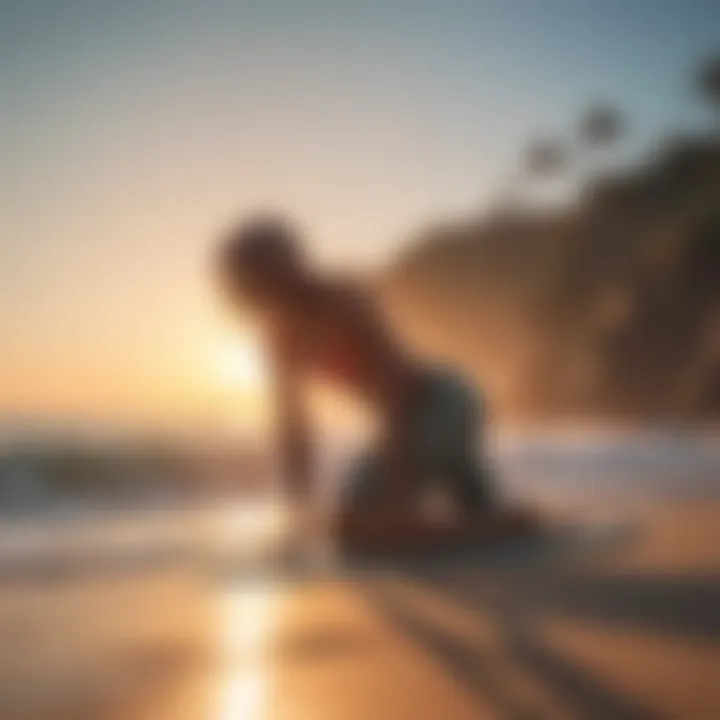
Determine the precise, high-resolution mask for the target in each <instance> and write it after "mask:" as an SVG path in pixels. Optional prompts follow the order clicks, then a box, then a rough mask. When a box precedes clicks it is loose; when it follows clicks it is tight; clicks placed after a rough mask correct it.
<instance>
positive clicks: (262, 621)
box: [214, 583, 279, 720]
mask: <svg viewBox="0 0 720 720" xmlns="http://www.w3.org/2000/svg"><path fill="white" fill-rule="evenodd" d="M278 603H279V597H278V594H277V589H276V588H273V587H272V586H270V585H268V584H266V583H257V584H254V585H252V586H243V585H240V586H238V587H235V588H229V589H227V590H225V591H224V592H223V593H222V595H221V598H220V604H221V609H220V612H221V626H220V627H221V637H220V647H221V659H220V662H221V670H220V672H221V689H220V698H219V699H220V702H219V707H218V711H217V713H216V715H215V718H214V720H237V719H238V718H243V720H259V719H260V718H263V717H266V716H267V711H268V703H269V699H270V693H271V692H272V688H271V683H272V677H271V667H270V664H269V659H268V651H269V648H270V644H271V642H272V640H273V637H274V633H275V626H276V620H277V613H278Z"/></svg>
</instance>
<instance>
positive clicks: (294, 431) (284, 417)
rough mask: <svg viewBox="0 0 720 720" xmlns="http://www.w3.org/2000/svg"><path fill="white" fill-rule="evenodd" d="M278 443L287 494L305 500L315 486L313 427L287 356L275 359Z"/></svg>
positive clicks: (294, 372)
mask: <svg viewBox="0 0 720 720" xmlns="http://www.w3.org/2000/svg"><path fill="white" fill-rule="evenodd" d="M275 381H276V397H277V409H276V410H277V418H276V422H277V434H278V437H277V441H278V452H279V455H280V465H281V471H282V473H283V480H284V482H285V484H286V488H287V491H288V492H289V494H290V495H291V496H292V497H293V498H294V499H299V500H302V499H305V498H307V496H308V495H309V494H310V491H311V484H312V471H313V468H312V464H313V463H312V447H311V438H310V426H309V423H308V418H307V413H306V409H305V407H304V403H303V398H302V393H301V392H300V382H299V378H298V374H297V372H296V371H295V369H294V367H293V364H292V362H290V361H289V359H288V358H287V357H286V356H283V355H280V356H279V357H277V358H276V378H275Z"/></svg>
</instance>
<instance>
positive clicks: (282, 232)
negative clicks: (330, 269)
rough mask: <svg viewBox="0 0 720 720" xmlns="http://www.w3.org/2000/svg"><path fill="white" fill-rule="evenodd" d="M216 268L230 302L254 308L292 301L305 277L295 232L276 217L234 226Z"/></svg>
mask: <svg viewBox="0 0 720 720" xmlns="http://www.w3.org/2000/svg"><path fill="white" fill-rule="evenodd" d="M218 266H219V267H218V269H219V275H220V281H221V284H222V287H223V289H224V290H225V292H226V293H227V294H228V296H229V297H230V299H231V301H232V302H234V303H238V304H242V305H246V306H249V307H250V308H256V309H264V308H267V307H271V306H277V305H282V304H283V303H286V302H292V299H293V296H294V294H295V292H296V291H297V289H298V288H299V287H301V286H302V284H303V282H304V280H305V276H306V266H305V260H304V257H303V254H302V251H301V248H300V236H299V234H298V232H297V231H296V230H295V228H294V227H292V226H291V225H290V223H288V222H287V221H286V220H284V219H283V218H281V217H279V216H275V215H262V216H255V217H252V218H251V219H249V220H246V221H244V222H241V223H240V224H238V225H236V226H235V227H233V228H232V229H231V230H230V232H229V233H227V235H226V236H225V238H224V239H223V242H222V245H221V247H220V251H219V256H218Z"/></svg>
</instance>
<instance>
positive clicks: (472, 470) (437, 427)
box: [423, 371, 494, 513]
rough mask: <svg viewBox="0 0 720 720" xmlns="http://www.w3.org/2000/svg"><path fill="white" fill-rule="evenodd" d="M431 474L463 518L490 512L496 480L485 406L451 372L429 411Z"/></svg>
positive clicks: (438, 385) (437, 384)
mask: <svg viewBox="0 0 720 720" xmlns="http://www.w3.org/2000/svg"><path fill="white" fill-rule="evenodd" d="M423 414H424V418H423V425H424V434H425V436H426V437H427V440H426V442H425V446H426V447H427V450H428V461H427V464H428V466H429V470H430V471H431V472H430V473H429V474H430V475H431V476H432V477H433V478H434V479H435V480H437V481H438V482H440V483H442V484H443V485H444V486H445V487H446V488H447V489H448V490H449V491H450V492H451V494H452V497H453V499H454V501H455V503H456V504H457V506H458V508H459V509H461V510H462V511H463V512H464V513H474V512H479V511H483V510H487V509H488V508H489V507H490V506H491V505H492V502H493V496H494V489H493V480H492V477H491V476H490V471H489V464H488V462H487V458H486V457H485V453H484V447H483V444H484V443H483V439H484V438H483V433H484V427H483V425H484V407H483V403H482V400H481V399H480V397H479V395H478V393H477V392H476V391H475V390H474V388H472V387H471V386H470V385H469V384H467V383H466V382H464V380H463V379H462V378H461V377H460V376H459V375H457V374H456V373H453V372H452V371H450V372H448V371H445V372H442V373H441V374H439V375H438V377H437V378H436V380H435V381H434V388H433V390H432V392H431V393H430V395H429V398H428V402H427V404H426V406H425V408H424V413H423Z"/></svg>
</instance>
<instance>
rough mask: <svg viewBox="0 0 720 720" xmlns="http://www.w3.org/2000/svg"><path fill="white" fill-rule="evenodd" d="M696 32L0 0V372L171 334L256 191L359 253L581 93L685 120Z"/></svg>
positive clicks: (493, 180)
mask: <svg viewBox="0 0 720 720" xmlns="http://www.w3.org/2000/svg"><path fill="white" fill-rule="evenodd" d="M719 49H720V2H718V0H674V1H672V2H670V1H669V0H444V1H441V0H406V1H404V0H353V1H351V0H335V1H333V2H331V1H329V0H328V1H325V2H321V1H319V0H318V1H313V0H262V1H260V0H258V1H256V2H243V1H242V0H203V1H201V0H196V1H194V2H189V1H188V0H176V1H172V0H63V1H62V2H61V1H59V0H41V1H39V0H17V1H16V2H9V1H8V0H0V97H2V102H3V112H2V120H1V121H0V122H1V123H2V124H1V125H0V158H1V162H0V245H1V246H2V257H3V261H2V264H0V332H1V333H2V337H3V338H4V340H3V345H5V343H6V341H7V340H8V339H9V340H10V343H9V346H10V361H9V362H10V366H11V369H12V372H11V373H10V374H8V375H7V377H10V376H11V375H12V374H13V373H15V375H17V374H18V373H19V374H20V375H22V373H25V374H24V375H22V377H23V378H24V381H23V382H25V384H26V385H27V386H28V387H31V386H32V387H35V388H36V386H35V385H34V383H37V378H41V377H45V376H47V374H48V372H47V371H48V367H50V365H48V363H52V365H51V367H52V368H53V371H54V372H55V374H56V376H57V379H56V381H57V382H61V381H62V382H65V381H67V379H68V378H69V377H70V375H69V374H68V373H72V372H78V371H80V372H82V368H85V372H87V373H90V374H92V373H91V370H92V368H98V367H103V368H106V371H107V372H110V370H107V368H115V369H114V370H113V371H112V372H114V373H116V374H117V373H120V374H122V373H123V372H126V371H127V367H129V366H132V363H133V362H134V363H135V365H136V366H137V367H138V368H140V367H143V368H147V367H152V363H149V362H148V357H152V358H154V359H155V361H156V362H157V363H158V367H160V366H161V365H162V363H163V362H164V363H166V364H167V363H170V362H172V361H173V359H174V358H177V357H185V356H186V355H187V352H188V348H189V347H192V346H194V345H195V344H197V340H198V333H201V332H202V331H201V330H199V329H198V328H201V327H205V326H206V325H207V322H208V321H207V317H208V316H209V314H211V310H210V301H209V300H208V295H209V293H208V288H207V287H206V285H205V283H206V276H205V272H204V271H205V266H204V265H203V263H204V262H205V260H206V255H207V250H208V248H209V247H210V244H211V241H212V236H213V234H214V233H215V232H216V231H217V229H218V228H219V227H221V226H222V225H223V224H224V223H225V222H226V221H227V220H228V219H230V218H231V217H234V216H236V215H238V214H241V213H242V212H244V211H246V210H248V209H251V208H254V207H257V206H258V205H263V206H266V205H271V206H274V207H279V208H285V209H287V210H288V211H289V212H291V213H293V214H294V215H296V216H297V217H298V218H299V219H300V220H301V221H302V222H303V224H304V225H305V227H306V228H307V229H308V231H309V232H310V233H311V234H312V237H313V245H314V249H315V250H316V251H317V253H318V254H319V255H320V256H321V257H322V258H325V259H328V260H332V261H341V262H345V263H352V262H366V261H380V260H382V259H383V258H385V257H386V256H387V255H388V253H390V252H392V250H393V249H394V248H395V247H397V244H398V243H399V242H400V241H401V240H402V239H403V238H404V237H405V236H406V235H407V234H408V232H409V231H411V230H412V229H413V228H414V227H417V226H418V225H420V224H422V223H423V222H425V221H426V220H431V219H432V218H436V217H439V216H443V215H445V214H448V213H456V212H470V211H473V210H475V209H476V208H480V207H482V206H483V204H484V203H485V202H487V199H488V198H489V197H491V196H492V194H493V192H496V191H497V188H498V185H499V183H501V182H502V181H503V179H504V178H505V177H507V174H508V172H509V171H510V169H511V168H512V166H513V164H514V163H515V160H516V157H517V154H518V151H519V149H520V148H521V147H522V145H523V143H524V142H525V141H526V139H527V138H528V137H529V136H530V135H532V134H534V133H558V134H563V133H567V132H569V131H571V129H572V126H573V121H574V119H575V118H576V117H577V113H578V111H579V110H580V109H581V108H582V107H583V106H585V105H586V104H587V103H589V102H593V101H596V100H601V101H603V100H606V101H610V102H613V103H616V104H617V105H618V106H620V107H621V108H623V109H624V110H625V112H626V113H627V114H628V118H629V120H628V124H629V127H630V135H629V137H628V139H627V148H628V152H629V153H633V152H638V151H639V149H640V148H642V147H646V146H647V144H648V143H649V142H652V141H653V140H654V139H655V138H657V137H658V136H659V135H660V134H661V133H662V132H663V131H664V130H666V129H669V128H674V127H677V126H687V125H693V124H697V123H698V122H700V121H701V119H702V117H703V114H702V108H701V107H700V105H699V103H697V102H696V101H695V100H694V98H693V97H692V94H691V92H690V89H689V87H688V78H689V76H690V74H691V70H692V68H693V67H694V66H695V64H696V62H697V60H698V59H699V58H701V57H702V56H704V55H707V54H709V53H710V52H712V51H717V50H719ZM119 357H122V358H123V362H124V365H123V366H122V368H119V366H118V367H116V365H117V358H119ZM49 358H51V359H49ZM113 363H115V364H113ZM78 368H80V370H78ZM118 368H119V369H118ZM138 372H139V371H138ZM143 372H144V371H143ZM148 372H149V371H148ZM140 374H142V373H140ZM115 376H116V375H113V374H112V373H111V374H110V375H109V376H108V378H109V379H108V378H105V379H104V380H103V382H112V381H113V380H112V378H113V377H115ZM103 377H104V376H103ZM138 377H139V375H138ZM143 377H144V375H143ZM146 379H147V378H146ZM98 382H100V381H98ZM138 382H139V383H140V384H142V383H141V382H140V380H138ZM148 382H149V381H148ZM14 384H15V385H17V383H14ZM4 389H5V388H3V387H0V407H2V405H1V403H2V397H1V395H2V390H4ZM38 392H39V391H38ZM16 394H17V393H16ZM21 397H24V396H23V395H22V393H20V395H17V398H21ZM17 402H18V403H21V400H20V399H18V400H17ZM21 404H22V403H21Z"/></svg>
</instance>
